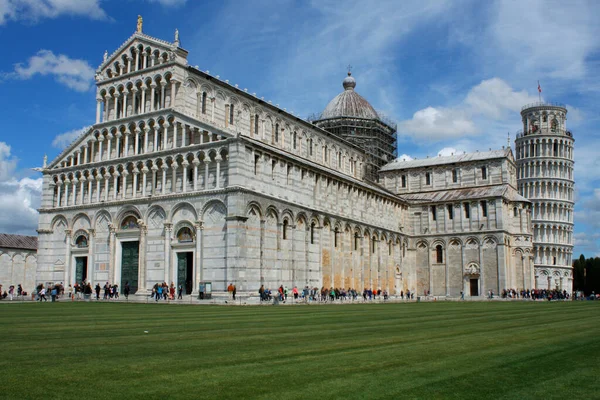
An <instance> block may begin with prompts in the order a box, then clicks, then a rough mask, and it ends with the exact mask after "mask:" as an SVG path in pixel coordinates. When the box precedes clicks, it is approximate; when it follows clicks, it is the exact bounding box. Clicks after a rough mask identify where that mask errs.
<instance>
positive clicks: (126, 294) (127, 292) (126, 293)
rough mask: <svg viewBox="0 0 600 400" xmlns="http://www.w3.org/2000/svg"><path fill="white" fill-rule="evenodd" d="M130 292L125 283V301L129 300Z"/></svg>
mask: <svg viewBox="0 0 600 400" xmlns="http://www.w3.org/2000/svg"><path fill="white" fill-rule="evenodd" d="M130 291H131V288H130V287H129V281H125V290H124V291H123V293H124V294H125V299H129V292H130Z"/></svg>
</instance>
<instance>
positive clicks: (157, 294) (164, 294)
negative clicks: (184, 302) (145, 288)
mask: <svg viewBox="0 0 600 400" xmlns="http://www.w3.org/2000/svg"><path fill="white" fill-rule="evenodd" d="M150 297H152V299H154V300H155V301H157V302H158V301H159V300H165V301H166V300H175V284H174V283H173V282H171V286H169V285H167V282H163V283H160V284H159V283H156V284H154V286H153V287H152V293H151V294H150ZM182 298H183V285H179V286H178V287H177V300H180V299H182Z"/></svg>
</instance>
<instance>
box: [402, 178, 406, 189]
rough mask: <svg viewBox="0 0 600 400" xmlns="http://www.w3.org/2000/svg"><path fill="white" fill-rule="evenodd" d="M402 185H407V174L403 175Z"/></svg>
mask: <svg viewBox="0 0 600 400" xmlns="http://www.w3.org/2000/svg"><path fill="white" fill-rule="evenodd" d="M402 187H403V188H405V187H406V175H402Z"/></svg>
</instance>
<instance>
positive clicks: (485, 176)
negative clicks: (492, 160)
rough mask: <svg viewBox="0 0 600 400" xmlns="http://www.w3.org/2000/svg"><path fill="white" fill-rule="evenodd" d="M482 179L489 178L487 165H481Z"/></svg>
mask: <svg viewBox="0 0 600 400" xmlns="http://www.w3.org/2000/svg"><path fill="white" fill-rule="evenodd" d="M481 179H487V167H485V166H483V167H481Z"/></svg>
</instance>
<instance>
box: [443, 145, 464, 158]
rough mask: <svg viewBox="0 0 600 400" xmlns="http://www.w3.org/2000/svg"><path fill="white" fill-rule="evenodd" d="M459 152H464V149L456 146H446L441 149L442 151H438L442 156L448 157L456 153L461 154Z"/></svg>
mask: <svg viewBox="0 0 600 400" xmlns="http://www.w3.org/2000/svg"><path fill="white" fill-rule="evenodd" d="M459 153H461V154H462V153H463V151H461V150H456V149H455V148H454V147H444V148H443V149H441V150H440V151H438V154H437V155H438V156H441V157H447V156H453V155H455V154H459Z"/></svg>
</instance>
